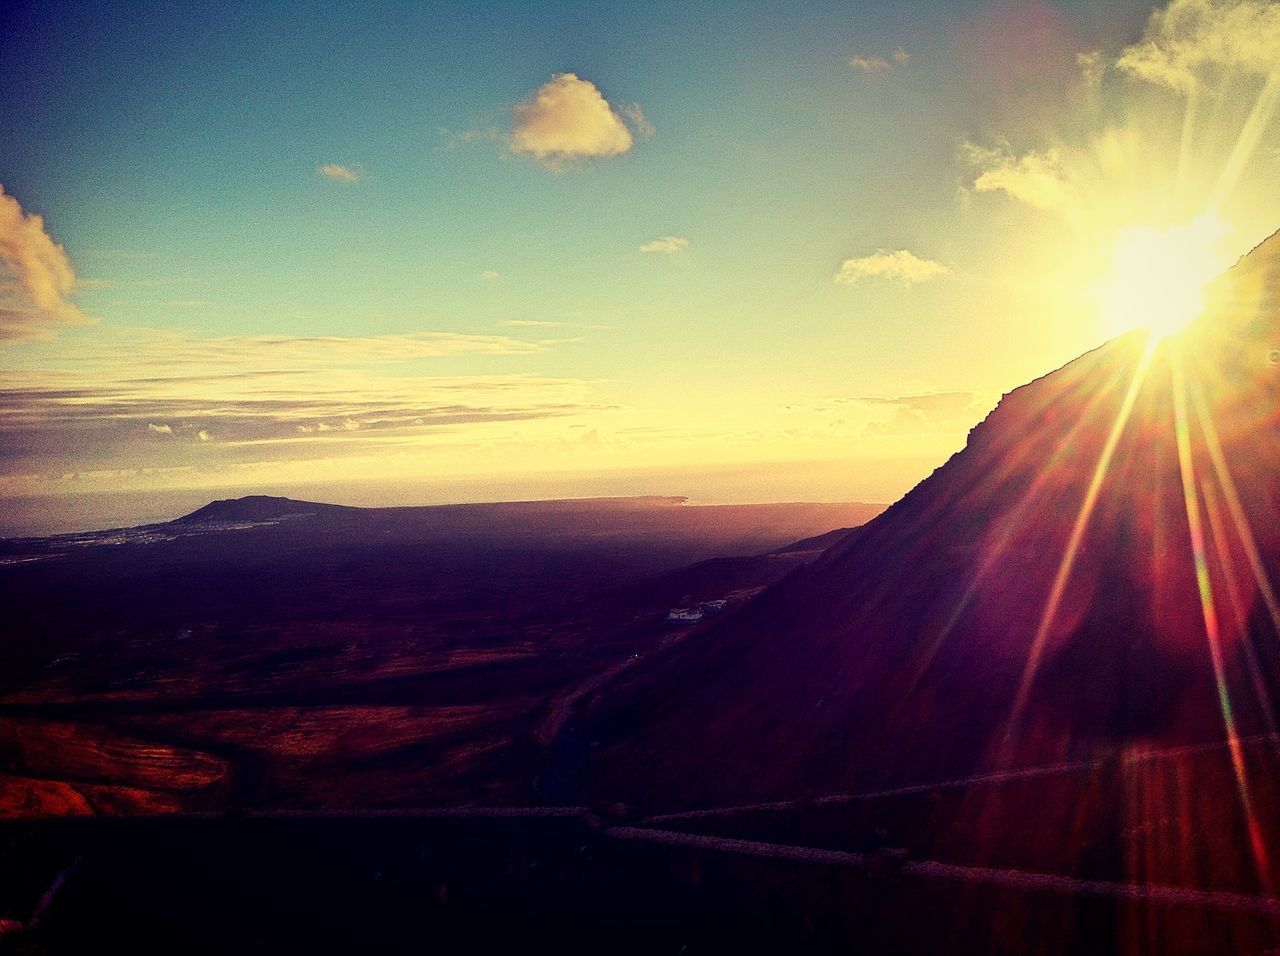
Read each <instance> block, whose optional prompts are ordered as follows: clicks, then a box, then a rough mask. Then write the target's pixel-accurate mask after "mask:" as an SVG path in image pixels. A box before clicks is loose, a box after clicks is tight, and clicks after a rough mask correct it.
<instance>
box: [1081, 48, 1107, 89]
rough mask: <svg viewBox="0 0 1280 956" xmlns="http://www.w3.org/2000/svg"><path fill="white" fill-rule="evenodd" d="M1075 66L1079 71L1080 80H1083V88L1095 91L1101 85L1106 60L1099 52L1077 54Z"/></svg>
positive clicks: (1091, 51) (1105, 69)
mask: <svg viewBox="0 0 1280 956" xmlns="http://www.w3.org/2000/svg"><path fill="white" fill-rule="evenodd" d="M1076 66H1077V67H1079V69H1080V78H1081V79H1082V80H1084V85H1085V86H1087V87H1089V88H1090V89H1097V88H1098V87H1099V86H1101V85H1102V78H1103V77H1104V76H1105V75H1106V72H1107V60H1106V57H1104V56H1103V55H1102V51H1101V50H1090V51H1088V52H1087V53H1077V54H1076Z"/></svg>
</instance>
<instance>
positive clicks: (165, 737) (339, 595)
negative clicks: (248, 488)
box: [0, 497, 879, 817]
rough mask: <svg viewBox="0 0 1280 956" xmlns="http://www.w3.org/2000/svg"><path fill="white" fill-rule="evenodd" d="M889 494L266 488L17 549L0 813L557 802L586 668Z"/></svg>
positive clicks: (7, 554)
mask: <svg viewBox="0 0 1280 956" xmlns="http://www.w3.org/2000/svg"><path fill="white" fill-rule="evenodd" d="M878 510H879V509H878V508H877V507H875V506H868V505H856V504H855V505H762V506H715V507H694V506H688V505H685V504H684V503H683V501H682V499H675V498H672V499H600V500H588V501H564V502H539V503H523V504H520V503H517V504H495V505H468V506H449V507H431V508H388V509H359V508H345V507H338V506H333V505H322V504H314V503H307V502H297V501H291V500H288V499H279V498H262V497H257V498H246V499H240V500H236V501H224V502H215V503H214V504H211V505H209V506H208V507H206V508H203V509H201V510H200V511H197V512H195V513H194V514H191V515H189V516H187V517H185V518H182V519H179V520H177V521H174V522H170V523H168V524H162V525H154V526H148V527H144V528H138V529H128V530H123V531H119V532H100V533H93V534H86V535H78V536H60V537H55V538H47V539H35V540H24V541H10V542H4V543H2V544H0V562H3V563H0V606H3V607H4V609H5V611H4V619H3V623H2V624H0V626H2V627H3V645H2V646H3V663H4V666H3V668H0V816H20V817H32V816H47V815H58V814H68V813H70V814H87V813H97V814H118V813H157V812H162V813H168V812H178V811H207V810H223V809H228V808H258V809H265V808H276V809H298V808H315V809H326V810H334V809H370V808H385V807H421V806H440V805H456V804H475V803H488V804H499V805H500V804H504V803H512V802H516V803H529V802H539V801H540V800H542V799H543V797H542V796H541V795H540V794H539V793H538V792H537V790H536V789H535V787H534V779H535V777H536V776H537V775H538V774H539V773H540V772H541V768H542V763H543V759H544V758H543V751H544V747H543V745H542V743H540V741H542V742H545V741H546V740H549V739H550V738H551V737H554V736H555V732H556V730H557V728H558V724H560V723H562V722H563V720H564V716H565V715H566V714H567V713H568V712H569V710H571V709H572V707H573V706H574V701H575V699H576V695H577V693H578V690H579V688H580V687H581V685H583V684H584V683H586V682H588V681H592V680H598V679H600V678H601V677H602V676H603V675H606V674H608V673H611V672H612V671H613V670H615V669H617V668H620V667H623V666H628V665H630V664H634V663H635V662H636V661H638V660H639V658H640V657H641V656H642V655H644V654H646V653H649V652H650V651H652V650H654V649H655V648H656V647H658V646H659V645H661V644H663V643H669V642H671V641H674V640H678V639H679V638H680V637H682V636H683V635H684V634H686V633H688V632H689V631H690V630H691V629H694V628H696V627H697V626H698V625H699V624H700V622H699V621H698V620H679V621H670V620H668V618H669V617H670V616H671V612H672V610H673V609H675V610H681V611H684V612H686V614H685V617H687V618H698V617H700V616H714V615H716V614H725V613H731V612H732V610H733V608H734V607H736V606H737V605H738V604H740V603H741V602H742V601H744V600H745V599H746V598H748V597H749V596H750V595H752V594H754V593H755V592H756V591H758V590H759V589H760V588H762V587H763V586H765V585H767V584H770V583H772V582H774V581H776V580H778V579H779V578H780V577H782V576H783V575H785V574H787V573H788V572H789V571H791V570H792V569H794V568H795V567H797V566H799V565H800V564H801V563H803V562H804V561H806V560H809V559H811V558H812V557H813V556H814V555H815V554H816V549H818V548H821V547H822V546H824V545H825V544H826V543H829V541H830V539H823V540H822V541H819V542H816V543H815V544H814V545H813V546H812V548H811V547H809V546H808V545H806V544H804V543H803V541H801V543H800V544H799V545H796V544H795V542H796V541H797V539H805V538H808V537H810V536H812V535H816V534H821V533H826V532H829V531H830V530H831V529H832V528H833V527H836V528H839V527H849V526H851V525H854V524H858V523H861V522H862V521H863V520H865V519H866V518H868V517H871V516H872V515H874V514H875V513H876V512H877V511H878ZM780 547H789V550H786V551H784V552H782V553H778V554H770V553H768V552H770V551H772V550H774V549H777V548H780ZM704 602H715V603H714V604H712V605H711V606H706V607H702V606H701V605H702V604H703V603H704Z"/></svg>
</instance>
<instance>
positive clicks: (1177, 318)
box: [1099, 213, 1231, 341]
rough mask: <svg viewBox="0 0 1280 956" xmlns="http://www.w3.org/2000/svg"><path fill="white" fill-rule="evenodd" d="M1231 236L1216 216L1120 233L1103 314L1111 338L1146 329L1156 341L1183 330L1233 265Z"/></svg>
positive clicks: (1103, 288) (1104, 285)
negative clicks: (1226, 248)
mask: <svg viewBox="0 0 1280 956" xmlns="http://www.w3.org/2000/svg"><path fill="white" fill-rule="evenodd" d="M1229 232H1230V229H1229V228H1228V226H1227V224H1226V223H1225V222H1224V221H1223V220H1222V218H1221V217H1219V216H1218V215H1217V214H1215V213H1205V214H1203V215H1201V216H1198V217H1196V218H1195V219H1192V220H1190V221H1189V222H1184V223H1181V224H1178V225H1174V226H1164V227H1160V226H1151V225H1130V226H1126V227H1124V228H1122V229H1119V230H1117V232H1116V237H1115V245H1114V247H1113V251H1112V256H1111V263H1110V271H1109V272H1108V273H1107V274H1106V276H1105V277H1104V278H1103V279H1102V282H1101V284H1100V286H1099V311H1100V314H1101V319H1102V322H1103V325H1104V328H1106V329H1107V331H1108V332H1109V333H1111V334H1121V333H1124V332H1128V331H1131V330H1133V329H1142V330H1145V331H1146V332H1147V333H1148V335H1150V336H1151V339H1152V340H1153V341H1158V340H1160V339H1163V338H1165V337H1167V336H1169V335H1172V334H1174V333H1175V332H1178V331H1181V330H1182V329H1183V328H1185V327H1186V326H1187V325H1188V324H1189V323H1191V322H1192V321H1193V320H1194V319H1195V318H1196V317H1197V316H1199V315H1200V313H1201V312H1202V311H1203V310H1204V287H1205V286H1206V285H1207V284H1208V283H1209V282H1210V281H1212V280H1213V279H1214V278H1216V277H1217V276H1218V275H1219V274H1220V273H1221V272H1222V271H1223V270H1225V269H1226V268H1227V267H1228V266H1229V265H1230V264H1231V263H1230V259H1229V257H1228V256H1226V254H1225V253H1224V252H1223V251H1222V244H1223V243H1222V240H1223V239H1224V238H1226V236H1227V234H1228V233H1229Z"/></svg>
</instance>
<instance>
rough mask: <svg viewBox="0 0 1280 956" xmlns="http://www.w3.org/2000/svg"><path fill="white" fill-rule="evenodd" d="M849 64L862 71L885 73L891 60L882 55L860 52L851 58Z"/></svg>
mask: <svg viewBox="0 0 1280 956" xmlns="http://www.w3.org/2000/svg"><path fill="white" fill-rule="evenodd" d="M849 65H850V66H851V67H853V68H854V69H855V70H858V71H859V72H862V73H884V72H886V71H887V70H888V69H889V61H888V60H886V59H885V58H884V57H882V56H868V55H866V54H864V53H858V54H856V55H855V56H853V57H851V58H850V59H849Z"/></svg>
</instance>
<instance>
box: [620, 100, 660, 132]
mask: <svg viewBox="0 0 1280 956" xmlns="http://www.w3.org/2000/svg"><path fill="white" fill-rule="evenodd" d="M622 115H623V116H625V117H626V118H627V122H628V123H630V124H631V129H632V131H633V132H634V133H635V134H636V135H637V136H639V137H640V138H641V139H652V138H653V135H654V134H655V133H656V132H657V130H656V129H655V128H654V125H653V124H652V123H650V122H649V117H647V116H645V115H644V110H642V109H641V108H640V104H639V103H632V104H631V105H629V106H627V107H626V108H624V109H623V111H622Z"/></svg>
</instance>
